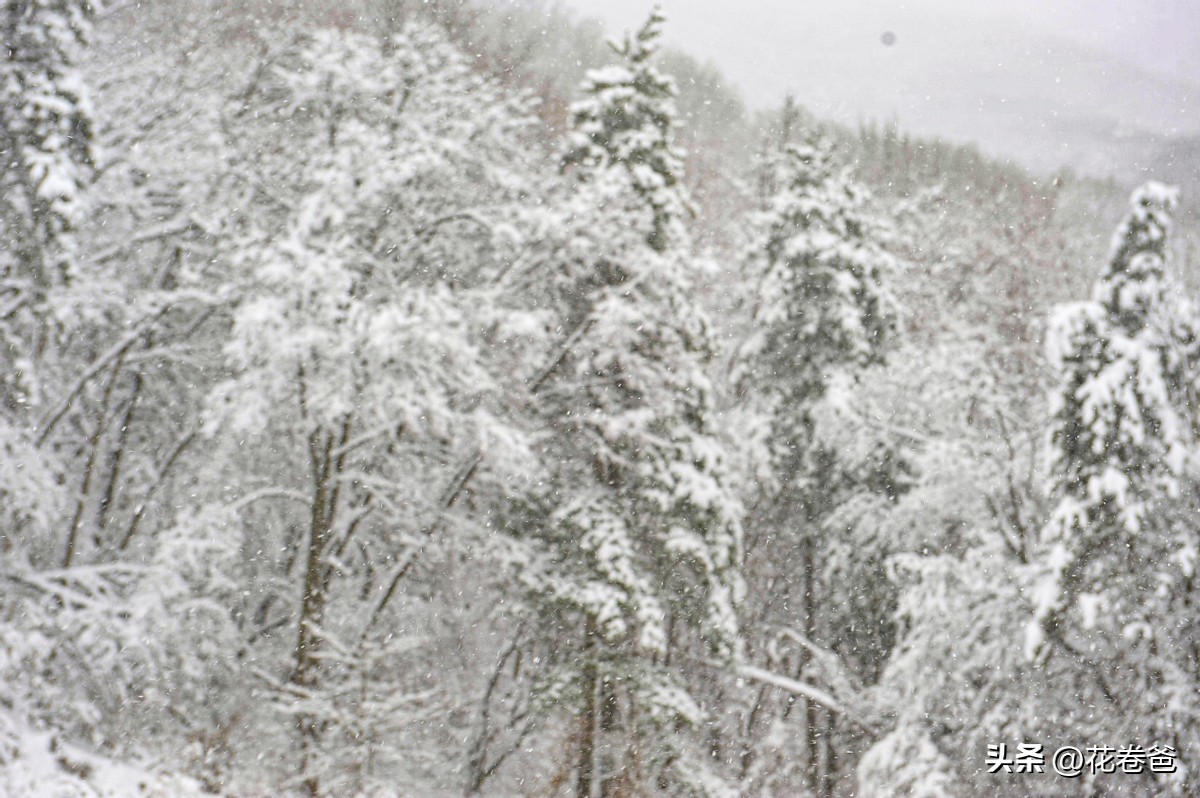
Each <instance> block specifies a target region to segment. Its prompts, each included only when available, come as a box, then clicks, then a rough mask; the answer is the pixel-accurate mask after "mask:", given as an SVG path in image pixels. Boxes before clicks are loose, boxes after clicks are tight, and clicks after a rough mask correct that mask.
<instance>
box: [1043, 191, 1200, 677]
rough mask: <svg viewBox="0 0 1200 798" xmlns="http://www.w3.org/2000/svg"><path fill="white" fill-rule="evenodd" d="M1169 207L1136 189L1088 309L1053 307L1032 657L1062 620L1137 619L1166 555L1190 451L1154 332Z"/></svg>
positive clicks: (1162, 345)
mask: <svg viewBox="0 0 1200 798" xmlns="http://www.w3.org/2000/svg"><path fill="white" fill-rule="evenodd" d="M1175 202H1176V193H1175V191H1174V190H1172V189H1169V188H1167V187H1165V186H1162V185H1161V184H1157V183H1148V184H1146V185H1145V186H1142V187H1141V188H1140V189H1138V190H1137V191H1135V192H1134V194H1133V196H1132V198H1131V200H1130V210H1129V213H1128V214H1127V215H1126V217H1125V220H1124V221H1123V222H1122V223H1121V226H1120V228H1119V229H1118V231H1117V234H1116V236H1115V238H1114V241H1113V253H1112V257H1111V259H1110V261H1109V265H1108V269H1107V271H1106V272H1105V273H1104V275H1102V277H1101V278H1100V281H1099V282H1098V283H1097V284H1096V288H1095V291H1094V294H1093V298H1092V301H1090V302H1083V303H1078V304H1075V305H1069V306H1066V307H1064V308H1062V309H1060V310H1059V311H1058V312H1057V314H1056V315H1055V317H1054V318H1053V320H1052V322H1051V327H1050V330H1049V333H1048V335H1047V348H1048V352H1049V356H1050V361H1051V364H1052V366H1053V367H1054V368H1055V369H1056V370H1057V372H1058V374H1059V379H1060V382H1059V386H1058V388H1057V389H1056V391H1055V393H1054V394H1053V395H1052V397H1051V412H1052V414H1053V417H1052V424H1051V430H1050V439H1049V441H1050V445H1049V470H1050V475H1049V476H1050V486H1049V487H1050V491H1051V495H1052V496H1054V497H1055V498H1056V500H1057V505H1056V506H1055V508H1054V511H1053V513H1052V515H1051V518H1050V521H1049V523H1047V525H1046V527H1045V529H1044V530H1043V541H1042V543H1043V546H1044V547H1045V551H1046V554H1045V559H1044V563H1043V564H1044V567H1045V569H1046V573H1045V578H1044V579H1043V580H1042V581H1041V582H1040V586H1039V589H1038V592H1037V594H1036V595H1035V596H1034V604H1035V613H1036V617H1037V621H1038V623H1037V624H1036V625H1034V626H1031V627H1030V630H1029V641H1028V644H1029V647H1030V650H1031V651H1032V652H1035V653H1037V654H1038V655H1039V656H1045V655H1048V653H1049V648H1048V647H1047V643H1048V642H1050V643H1053V642H1055V641H1057V642H1059V643H1061V642H1063V636H1064V633H1065V630H1064V629H1063V628H1062V624H1063V622H1064V617H1063V616H1064V614H1066V613H1069V612H1075V611H1081V610H1082V612H1083V616H1082V618H1080V620H1082V621H1083V626H1084V627H1089V628H1090V627H1092V626H1094V625H1095V624H1096V623H1097V622H1100V621H1101V619H1100V618H1098V617H1097V616H1096V613H1097V612H1099V613H1102V614H1104V615H1109V614H1110V613H1112V614H1113V616H1112V617H1109V618H1106V619H1104V620H1103V623H1102V625H1103V626H1105V627H1107V628H1109V629H1110V631H1115V630H1119V629H1121V628H1123V627H1124V626H1125V625H1126V624H1128V623H1130V622H1132V621H1133V620H1134V619H1135V618H1137V617H1138V616H1139V615H1140V614H1141V613H1142V612H1143V611H1144V609H1145V607H1144V605H1143V601H1144V600H1145V599H1146V598H1147V597H1148V595H1149V591H1152V590H1153V588H1154V580H1153V578H1150V577H1151V574H1152V573H1153V571H1154V570H1155V569H1156V568H1157V567H1159V565H1160V564H1162V562H1163V560H1162V559H1161V558H1162V557H1163V556H1164V555H1165V554H1166V552H1165V551H1164V550H1163V543H1164V534H1165V530H1164V529H1163V528H1162V526H1161V520H1162V517H1163V516H1162V510H1163V509H1164V504H1163V503H1164V502H1165V501H1167V500H1168V499H1170V497H1172V496H1174V495H1177V494H1178V491H1179V481H1178V476H1179V470H1180V467H1181V465H1182V460H1183V458H1184V456H1185V453H1186V445H1187V444H1186V434H1187V429H1186V424H1185V422H1184V420H1183V419H1182V418H1181V417H1180V415H1179V412H1178V409H1177V408H1176V407H1175V406H1174V404H1173V402H1172V399H1171V396H1170V386H1169V382H1170V381H1169V379H1168V373H1167V369H1166V365H1167V364H1166V361H1165V357H1166V353H1167V352H1168V350H1169V348H1170V347H1169V342H1168V341H1167V340H1166V339H1165V338H1164V336H1163V334H1162V327H1163V325H1162V324H1161V323H1159V322H1161V321H1162V320H1163V319H1164V318H1165V317H1164V316H1163V314H1164V312H1165V310H1166V308H1165V303H1166V300H1167V298H1168V297H1167V295H1166V292H1165V289H1166V260H1167V248H1166V247H1167V234H1168V231H1169V230H1170V215H1169V214H1170V211H1171V209H1172V208H1173V207H1174V205H1175ZM1147 578H1149V581H1146V580H1147ZM1122 590H1127V591H1130V592H1129V593H1128V594H1127V595H1126V596H1124V597H1120V596H1119V593H1120V592H1121V591H1122ZM1139 594H1140V595H1139ZM1084 597H1086V600H1085V601H1083V602H1082V603H1081V598H1084ZM1131 602H1132V603H1131ZM1114 623H1115V627H1114V626H1111V625H1110V624H1114ZM1047 637H1049V640H1047Z"/></svg>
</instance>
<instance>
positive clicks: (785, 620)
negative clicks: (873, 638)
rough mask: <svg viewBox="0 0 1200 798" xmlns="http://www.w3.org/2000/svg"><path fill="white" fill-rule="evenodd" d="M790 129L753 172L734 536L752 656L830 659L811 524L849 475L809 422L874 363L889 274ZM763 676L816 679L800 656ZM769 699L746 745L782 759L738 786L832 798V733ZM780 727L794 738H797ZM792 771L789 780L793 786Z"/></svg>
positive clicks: (826, 159)
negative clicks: (756, 462)
mask: <svg viewBox="0 0 1200 798" xmlns="http://www.w3.org/2000/svg"><path fill="white" fill-rule="evenodd" d="M794 119H795V111H794V109H793V108H792V106H791V105H790V103H789V104H788V105H787V106H785V109H784V115H783V124H782V125H781V127H782V128H783V130H784V131H785V132H784V139H783V141H781V142H780V143H779V145H778V146H777V147H776V148H774V149H773V150H772V151H771V152H769V153H768V155H767V156H766V157H765V158H764V159H763V162H762V163H761V164H760V167H759V168H760V172H761V173H762V174H763V175H764V178H763V179H762V180H761V181H760V184H761V185H762V186H763V187H764V188H765V189H767V190H769V193H768V194H767V195H766V196H765V197H764V198H763V200H764V202H763V205H764V208H763V210H762V211H761V213H760V214H759V216H758V219H757V223H756V226H755V229H754V233H753V238H752V239H751V242H750V246H749V248H748V251H747V255H746V260H747V270H748V271H749V273H750V274H752V275H754V277H755V278H756V279H757V280H758V281H759V290H758V294H757V296H756V297H755V301H756V307H755V312H754V330H753V332H752V334H751V336H750V338H749V340H748V341H747V342H746V344H745V345H744V346H743V347H742V349H741V351H740V353H739V359H738V363H737V365H736V367H735V380H736V381H737V382H738V383H739V385H740V393H741V395H742V397H743V401H742V405H743V409H742V410H741V412H742V413H746V412H751V413H753V414H754V415H756V416H757V417H758V419H759V420H758V422H757V425H758V426H760V427H762V428H765V429H766V430H769V439H770V441H771V444H770V455H769V460H770V462H769V464H768V466H767V468H766V473H767V475H768V477H767V479H766V480H763V481H760V482H758V483H756V485H755V490H756V492H758V493H759V494H760V495H759V496H758V497H757V502H756V508H757V510H756V512H755V513H754V514H753V516H752V517H753V519H754V520H753V523H752V524H751V525H750V526H749V527H748V529H747V537H748V540H749V542H748V546H747V548H748V550H752V552H753V553H752V554H751V555H750V556H749V558H748V561H747V569H748V570H747V573H748V574H750V573H753V574H754V579H755V580H756V584H761V583H763V582H764V581H766V580H768V579H769V580H771V583H772V584H773V585H775V587H774V588H773V589H772V590H771V591H769V593H770V595H766V594H764V595H757V596H754V597H752V599H751V601H750V602H749V603H748V605H747V612H748V613H750V614H751V615H752V617H755V618H757V619H758V620H759V623H758V624H757V625H758V626H759V627H761V629H762V631H763V634H764V635H765V637H764V638H763V639H758V638H757V637H755V638H754V640H753V642H754V643H755V644H756V645H755V648H756V649H758V650H759V651H761V652H766V651H767V650H768V649H770V648H771V646H772V643H771V642H770V641H771V638H772V635H773V634H774V631H772V630H777V629H778V627H779V626H785V627H789V628H790V629H791V630H792V631H794V632H797V633H799V635H800V637H801V639H803V640H804V641H805V644H806V645H808V646H811V645H813V644H817V645H820V646H825V647H828V648H829V649H832V648H833V647H834V645H835V643H836V642H839V641H835V640H833V639H832V635H831V634H830V620H831V617H832V616H831V614H830V612H829V611H828V610H827V609H823V608H822V606H821V605H822V602H823V598H822V597H823V595H824V594H825V592H826V588H827V586H826V584H825V581H824V580H825V576H824V575H825V574H826V573H827V572H828V562H827V560H828V546H827V541H826V540H825V532H824V529H823V528H822V520H823V519H824V518H826V517H828V515H829V513H830V512H832V511H833V510H834V509H835V508H836V506H837V504H838V502H839V501H840V500H843V499H845V498H846V497H847V496H848V494H849V492H850V491H851V490H852V489H853V488H854V482H855V480H856V477H855V476H853V475H852V473H851V472H852V471H853V470H854V468H853V467H852V465H851V464H850V463H848V462H841V461H840V460H839V457H838V456H837V453H836V452H834V451H833V450H831V449H830V448H829V447H827V446H824V445H823V444H822V443H821V441H820V440H819V438H818V434H817V430H816V425H815V422H814V417H813V413H814V409H815V408H816V407H817V405H818V404H819V403H820V402H821V401H822V400H823V399H824V398H825V396H826V394H827V389H828V388H829V386H830V384H831V382H832V381H833V380H834V379H835V376H836V375H838V374H845V373H847V372H851V371H853V370H854V369H856V368H860V367H862V366H866V365H869V364H871V363H873V362H878V361H879V360H880V358H881V356H882V352H883V346H884V343H885V341H886V340H887V338H888V337H889V335H890V334H891V332H892V330H893V327H894V323H895V321H894V316H895V308H894V300H893V299H892V297H891V294H890V291H889V289H888V287H887V285H886V280H887V277H888V275H889V273H891V272H893V271H894V270H895V268H896V262H895V258H894V257H893V256H892V255H891V254H889V253H888V251H887V249H886V248H885V246H884V243H885V239H886V236H887V233H886V228H885V227H884V226H883V224H882V223H881V222H880V221H878V220H876V219H874V218H873V217H872V216H871V214H870V213H869V212H868V211H867V209H866V208H865V203H866V200H867V197H866V194H865V192H864V191H863V190H862V189H861V188H859V187H858V186H857V185H856V184H855V183H854V182H853V181H852V180H851V179H850V178H849V176H848V175H847V174H846V173H845V172H844V171H842V170H838V169H836V168H835V167H834V165H833V164H832V162H831V158H830V155H829V152H828V147H827V145H826V144H825V143H824V142H823V141H822V140H821V138H820V136H819V135H817V134H816V133H809V134H807V135H806V136H805V137H804V139H803V140H802V142H801V143H799V144H797V143H793V142H791V141H790V140H788V139H789V137H790V128H791V125H792V123H793V122H794ZM751 406H753V407H754V409H753V410H752V411H748V410H746V409H745V408H749V407H751ZM887 467H888V466H887V464H886V463H882V464H880V468H881V469H883V470H886V469H887ZM889 476H894V475H889ZM780 530H787V531H786V532H783V533H781V532H780ZM750 569H753V570H752V571H751V570H750ZM860 589H866V586H865V585H864V586H860ZM859 643H861V641H854V647H855V648H858V647H859ZM772 665H773V667H777V668H779V667H786V668H788V669H790V670H792V672H793V675H797V676H799V675H804V676H806V677H807V678H809V679H813V680H816V679H819V678H820V670H821V668H820V667H819V663H818V662H817V659H816V658H814V656H813V655H812V651H811V650H809V649H807V648H803V647H802V648H801V650H800V651H799V653H798V656H796V657H792V658H790V660H789V661H787V662H783V661H781V662H778V663H772ZM778 698H779V699H780V700H779V701H777V702H775V703H774V704H773V705H771V709H770V710H768V711H765V712H758V713H756V717H758V718H759V723H760V724H761V726H762V729H759V730H754V734H755V735H765V736H766V737H767V738H768V739H770V738H771V737H772V736H773V737H774V739H775V740H778V739H786V740H790V741H793V742H792V745H795V747H794V748H786V749H784V748H781V746H779V745H778V744H777V743H775V742H771V743H768V744H766V745H761V744H758V745H755V744H751V745H750V746H749V747H748V748H747V749H746V754H745V756H744V758H743V759H744V764H743V770H744V773H743V777H744V778H745V779H746V780H747V781H746V783H747V784H751V785H754V786H755V788H756V789H760V788H761V785H764V784H767V783H771V784H777V785H781V786H784V787H786V788H788V789H796V788H797V787H798V786H799V785H798V784H797V783H796V781H795V779H799V780H800V781H801V782H802V783H803V784H804V786H805V787H807V788H808V789H809V790H811V791H812V792H813V793H814V794H820V795H828V794H831V793H832V791H833V789H834V784H833V781H834V778H835V775H834V770H835V766H834V765H833V762H832V758H833V753H832V750H831V749H832V746H833V744H834V743H833V741H832V740H831V739H830V738H831V736H832V734H833V731H834V724H835V719H834V718H833V717H832V716H831V715H830V714H829V713H828V711H827V709H825V708H823V707H821V706H820V705H818V704H817V703H816V702H814V701H811V700H809V699H803V700H802V704H803V706H802V707H800V710H799V711H796V712H793V706H794V704H795V703H796V699H795V698H794V697H792V696H779V697H778ZM758 705H759V706H760V707H761V706H762V705H763V701H762V697H760V698H759V700H758ZM789 718H790V720H789ZM789 724H799V727H800V728H799V734H797V733H796V732H794V731H791V730H790V729H789V728H788V727H789ZM794 770H799V771H801V772H800V773H799V774H797V775H796V776H795V777H794V776H793V775H792V774H793V771H794Z"/></svg>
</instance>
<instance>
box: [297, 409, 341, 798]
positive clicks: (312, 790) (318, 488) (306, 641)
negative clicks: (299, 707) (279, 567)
mask: <svg viewBox="0 0 1200 798" xmlns="http://www.w3.org/2000/svg"><path fill="white" fill-rule="evenodd" d="M321 439H323V441H322V440H321ZM332 451H333V436H332V435H330V434H329V433H313V435H312V436H311V437H310V438H309V455H310V465H311V468H312V475H313V498H312V505H311V516H310V520H309V534H308V551H307V553H306V561H305V568H304V592H303V594H302V598H301V604H300V629H299V632H298V634H297V638H296V669H295V671H293V673H292V679H291V681H292V684H293V685H295V686H296V687H298V688H301V689H302V690H303V691H305V692H306V693H307V692H311V691H312V689H313V688H314V687H315V686H316V683H317V669H318V666H319V662H318V652H319V650H320V645H321V638H320V628H321V624H322V622H323V620H324V616H325V601H326V585H325V580H324V571H325V568H324V562H325V548H326V546H327V545H328V544H329V538H330V530H331V527H332V524H333V514H334V509H335V508H334V506H333V505H334V502H333V499H334V496H333V491H332V490H331V482H332V478H333V476H334V474H333V466H334V463H333V458H332ZM320 725H321V724H320V719H319V718H317V717H315V716H314V715H312V714H311V713H307V712H306V713H301V714H299V715H298V716H297V718H296V730H297V732H298V733H299V736H300V762H301V770H300V772H301V774H302V775H303V777H304V782H303V784H304V792H305V793H306V794H307V795H309V796H313V797H314V798H315V796H318V795H320V794H321V785H320V778H319V776H318V775H317V774H316V773H314V772H312V768H313V757H314V755H315V752H316V744H317V741H318V738H319V737H320Z"/></svg>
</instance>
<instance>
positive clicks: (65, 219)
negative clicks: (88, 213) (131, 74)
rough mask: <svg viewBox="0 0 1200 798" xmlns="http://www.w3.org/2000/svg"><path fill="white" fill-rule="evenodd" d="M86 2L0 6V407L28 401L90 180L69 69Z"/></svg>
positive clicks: (81, 105) (78, 91)
mask: <svg viewBox="0 0 1200 798" xmlns="http://www.w3.org/2000/svg"><path fill="white" fill-rule="evenodd" d="M89 10H90V5H89V4H88V3H86V2H80V0H9V1H8V2H5V3H4V4H3V6H0V42H3V47H4V51H5V52H4V58H3V60H0V237H2V238H3V240H4V241H5V246H4V248H3V250H2V251H0V278H3V279H2V280H0V358H2V359H0V363H3V364H5V365H4V367H3V368H0V404H3V405H7V406H9V407H10V409H11V408H15V407H18V406H25V407H28V406H30V405H31V404H36V402H37V396H36V394H37V392H38V381H37V378H36V374H35V373H34V372H35V371H36V368H37V367H36V364H35V363H34V361H35V360H36V359H37V358H38V357H39V356H40V355H41V354H42V353H43V352H44V350H45V347H46V343H47V342H46V336H47V335H48V330H47V328H46V324H47V322H48V317H49V315H50V313H49V311H48V309H47V301H48V297H47V292H48V291H49V290H50V289H51V288H53V287H54V286H56V285H59V284H61V283H62V282H63V281H64V280H66V279H68V278H69V276H70V274H71V271H72V264H73V262H74V243H73V239H72V236H71V230H72V228H73V226H74V225H75V223H76V222H77V221H78V213H79V209H80V207H81V203H82V196H81V194H82V191H83V189H84V187H85V186H86V184H87V182H88V181H89V179H90V175H91V170H92V166H93V159H92V119H91V111H90V107H89V103H88V99H87V91H86V88H85V86H84V83H83V80H82V79H81V77H80V74H79V72H78V69H77V67H76V63H75V62H76V56H77V52H78V48H79V47H80V45H81V44H82V43H83V41H84V38H85V36H86V34H87V31H88V16H89Z"/></svg>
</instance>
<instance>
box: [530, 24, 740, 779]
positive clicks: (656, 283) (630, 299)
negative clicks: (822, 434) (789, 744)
mask: <svg viewBox="0 0 1200 798" xmlns="http://www.w3.org/2000/svg"><path fill="white" fill-rule="evenodd" d="M662 21H663V17H662V15H661V14H660V13H659V12H655V13H654V14H653V15H652V16H651V18H650V19H649V21H648V22H647V23H646V25H645V26H644V27H643V28H642V29H641V30H639V31H638V32H637V33H636V34H634V35H633V36H629V37H627V38H626V39H625V41H624V42H623V43H622V44H620V45H614V49H615V50H616V52H617V54H618V56H619V62H618V63H617V64H614V65H612V66H609V67H607V68H604V69H600V70H597V71H594V72H592V73H590V74H589V75H588V77H587V79H586V81H585V83H584V93H585V98H584V99H583V100H581V101H580V102H579V103H577V104H576V105H575V106H574V109H573V119H574V124H575V130H574V133H573V134H572V136H571V139H570V146H569V151H568V153H567V155H566V157H565V163H566V165H567V169H568V178H569V181H568V189H567V192H568V193H567V196H566V197H565V199H564V200H563V205H562V208H561V211H560V214H561V218H562V220H563V227H564V229H565V238H566V241H565V243H564V246H563V247H562V249H561V250H556V251H555V253H553V255H554V257H553V259H552V260H550V261H549V262H548V267H549V268H552V269H553V270H554V277H553V287H552V289H551V291H552V293H553V296H554V297H555V299H554V301H555V303H556V305H557V307H558V308H559V309H560V314H561V319H562V321H561V325H560V328H561V329H562V330H564V334H565V338H564V341H563V343H562V344H561V348H560V349H559V350H556V352H555V353H553V354H552V356H551V358H550V363H551V365H550V367H549V368H548V369H547V370H546V371H545V372H544V373H543V374H540V375H535V378H534V382H533V386H534V391H535V392H536V393H537V395H538V403H539V406H540V407H541V408H542V412H544V413H545V414H546V415H545V420H544V423H546V424H547V425H548V426H549V428H550V429H552V430H554V434H553V435H552V437H551V438H550V439H549V440H548V442H547V444H546V447H545V460H546V462H547V464H548V469H549V471H550V474H549V476H548V479H547V481H546V485H545V490H544V491H543V492H541V493H539V494H537V495H535V496H533V497H532V498H531V499H530V501H529V508H528V509H527V511H526V512H527V513H528V514H527V515H525V516H523V517H521V518H520V520H519V521H514V522H513V525H514V526H516V525H518V524H519V525H520V527H522V528H520V529H515V530H514V531H515V532H517V533H518V538H520V539H521V540H522V542H523V543H524V544H525V545H526V546H527V549H526V557H527V561H526V562H525V563H524V565H523V567H522V578H523V579H524V581H525V582H526V584H528V585H529V587H530V588H531V589H532V596H531V599H532V600H533V601H534V606H536V607H539V608H541V610H540V611H542V612H544V613H545V615H544V621H543V622H545V621H546V620H549V621H551V622H552V625H551V627H550V629H547V630H546V633H547V634H550V635H553V636H554V637H555V638H557V639H555V640H554V641H553V644H552V649H553V651H554V654H553V657H552V659H553V661H554V662H555V664H556V665H557V668H556V669H555V670H554V674H555V676H554V679H555V680H556V681H555V683H556V684H557V685H558V686H557V687H556V688H554V689H555V690H556V694H558V695H561V696H563V697H567V698H569V700H570V702H571V705H572V706H573V707H576V708H577V710H578V718H579V719H578V721H577V723H578V728H577V729H576V732H575V734H574V741H575V742H574V762H575V782H576V792H577V794H578V795H580V796H596V795H617V794H624V793H623V792H622V791H623V790H629V789H647V788H648V787H647V785H655V784H657V785H659V787H658V788H666V786H667V785H673V786H672V787H671V789H678V790H684V791H686V792H690V793H695V794H702V793H705V792H706V791H712V790H718V789H720V782H719V779H716V778H715V777H714V778H713V779H708V778H707V777H706V776H705V774H706V773H707V772H708V771H709V770H710V769H711V763H708V762H706V761H704V760H705V757H704V755H703V754H702V753H699V748H697V747H696V746H695V745H694V744H693V743H690V742H689V741H688V737H687V736H686V734H685V733H683V732H682V731H681V730H685V729H687V728H694V727H696V726H697V725H698V724H700V723H701V722H702V721H703V719H704V717H705V714H704V711H703V709H702V707H700V706H699V705H698V704H697V702H696V700H695V698H694V696H693V695H692V694H691V692H690V691H689V687H688V684H687V683H686V681H685V679H684V677H683V675H682V674H683V673H684V672H683V671H682V670H681V669H680V666H681V662H680V660H681V658H687V657H691V658H694V659H697V660H700V659H703V658H705V657H709V656H715V657H716V658H719V659H728V658H733V657H736V656H738V652H739V647H740V643H739V632H738V629H737V622H736V615H735V610H734V607H735V604H736V602H737V601H738V599H739V597H740V592H741V583H740V578H739V572H738V568H739V563H740V546H741V529H740V506H739V505H738V503H737V502H736V501H735V500H734V498H733V496H732V494H731V492H730V490H729V489H728V487H727V478H726V476H725V473H724V469H725V465H724V455H723V452H722V450H721V447H720V446H719V444H718V443H717V440H716V438H715V436H714V434H713V430H712V426H711V425H712V412H713V408H712V387H711V385H710V383H709V380H708V378H707V376H706V374H705V364H706V363H707V362H708V361H709V359H710V358H711V353H712V345H711V341H710V338H709V332H708V326H707V323H706V321H705V319H704V317H703V316H702V314H701V313H700V312H699V311H698V309H697V308H696V299H695V296H694V285H695V275H694V270H695V268H696V267H695V264H694V261H693V259H692V254H691V251H690V245H689V241H688V235H687V229H686V221H687V216H688V214H689V207H690V206H689V202H688V199H687V197H686V194H685V193H684V190H683V186H682V180H681V177H682V174H681V169H682V166H681V159H680V156H679V154H678V153H677V152H676V151H675V149H674V146H673V143H672V129H673V126H674V109H673V105H672V102H671V97H672V96H673V94H674V87H673V84H672V82H671V80H670V79H669V78H667V77H665V76H663V75H661V74H660V73H659V72H658V71H657V70H656V69H655V68H654V66H653V63H652V56H653V54H654V52H655V50H656V49H657V39H658V37H659V33H660V25H661V23H662ZM545 689H550V688H549V687H547V688H545ZM622 785H625V786H624V787H623V786H622Z"/></svg>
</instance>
